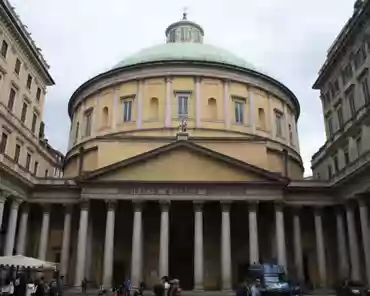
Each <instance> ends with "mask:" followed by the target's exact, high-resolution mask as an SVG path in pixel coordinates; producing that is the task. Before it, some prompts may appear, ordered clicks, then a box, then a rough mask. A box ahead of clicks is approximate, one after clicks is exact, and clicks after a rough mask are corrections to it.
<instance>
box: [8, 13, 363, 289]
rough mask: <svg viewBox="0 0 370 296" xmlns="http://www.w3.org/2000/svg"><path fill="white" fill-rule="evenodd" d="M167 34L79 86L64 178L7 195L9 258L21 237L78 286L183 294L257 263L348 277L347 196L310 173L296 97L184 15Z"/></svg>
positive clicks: (222, 282)
mask: <svg viewBox="0 0 370 296" xmlns="http://www.w3.org/2000/svg"><path fill="white" fill-rule="evenodd" d="M166 37H167V42H166V43H165V44H160V45H157V46H153V47H150V48H147V49H143V50H142V51H140V52H138V53H137V54H135V55H133V56H131V57H129V58H126V59H124V60H123V61H121V62H120V63H119V64H117V65H116V66H115V67H114V68H112V69H111V70H109V71H107V72H104V73H102V74H100V75H98V76H96V77H94V78H92V79H90V80H88V81H87V82H85V83H84V84H83V85H81V86H80V87H79V88H78V89H77V90H76V91H75V92H74V94H73V95H72V97H71V99H70V101H69V106H68V112H69V115H70V118H71V121H72V126H71V131H70V135H69V136H70V138H69V146H68V152H67V154H66V156H65V158H64V166H63V169H64V177H63V178H51V177H49V178H35V179H34V180H33V183H32V184H31V185H29V186H28V187H26V188H27V194H26V195H20V194H19V193H17V192H14V193H12V194H11V195H9V194H8V195H7V196H5V195H4V196H3V197H7V202H6V203H5V210H7V211H10V216H9V218H7V217H6V216H4V223H3V224H4V225H6V227H5V228H4V229H6V230H7V233H8V234H7V236H6V246H7V247H6V248H5V254H9V253H11V251H10V252H9V250H12V249H13V246H14V245H15V246H16V252H17V253H24V254H26V255H30V256H36V257H39V258H41V259H47V260H49V261H56V262H60V268H61V274H63V275H65V276H66V277H67V282H69V283H71V284H74V285H76V286H78V285H80V284H81V281H82V279H83V278H84V277H87V279H88V280H89V281H92V282H95V283H97V284H103V285H104V286H106V287H109V286H111V285H112V283H116V284H120V283H122V282H123V280H124V278H125V277H127V276H129V277H130V278H131V279H132V284H133V286H137V285H138V284H139V282H140V281H141V280H143V281H144V282H145V283H146V284H147V286H148V287H151V286H152V285H153V284H154V283H156V282H157V281H158V279H159V277H161V276H164V275H169V276H177V277H179V278H180V281H181V286H182V288H183V289H185V290H191V289H195V290H203V289H206V290H217V289H222V290H230V289H231V288H233V287H235V286H236V285H237V283H238V282H239V281H240V280H241V279H243V277H244V275H245V271H246V268H247V267H248V264H249V263H253V262H257V261H263V262H278V263H279V264H281V265H283V266H284V267H285V268H286V269H287V271H288V272H289V274H290V275H291V276H292V277H293V278H294V277H295V278H297V279H298V280H300V281H302V282H305V283H306V284H307V286H308V288H313V289H315V288H327V287H333V286H334V285H335V284H336V282H337V280H338V279H339V278H341V277H344V276H347V275H349V265H348V262H347V252H346V247H347V242H346V240H345V231H346V227H345V224H344V215H343V213H342V210H343V208H344V207H343V206H342V202H343V199H342V198H345V197H346V196H345V195H344V193H343V194H342V196H341V197H342V198H341V197H339V196H337V192H335V191H333V189H332V188H331V187H330V183H329V182H326V181H320V180H315V179H311V180H310V179H303V165H302V160H301V157H300V154H299V141H298V134H297V128H296V126H297V120H298V117H299V112H300V107H299V102H298V100H297V98H296V97H295V95H294V94H293V93H292V92H291V91H290V90H289V89H288V88H287V87H286V86H284V85H283V84H282V83H280V82H279V81H277V80H276V79H274V78H272V77H270V76H268V75H266V74H264V73H262V72H261V71H259V70H258V69H256V68H254V67H253V66H252V65H250V64H248V63H247V62H245V61H244V60H242V59H240V58H238V57H237V56H235V55H233V54H232V53H230V52H228V51H225V50H223V49H220V48H217V47H214V46H210V45H205V44H203V38H204V31H203V29H202V27H200V26H199V25H198V24H196V23H193V22H190V21H188V20H187V19H186V15H184V18H183V19H182V20H181V21H179V22H176V23H173V24H171V25H170V26H169V27H168V28H167V30H166ZM20 201H23V202H22V208H21V214H20V215H19V216H20V219H19V223H17V216H18V205H19V203H20ZM13 204H14V205H15V206H13ZM27 205H29V207H27ZM361 205H363V207H362V209H365V210H367V208H366V207H365V206H364V204H361ZM352 209H353V208H351V207H348V211H347V222H348V233H349V234H350V237H351V240H350V246H351V266H352V268H351V275H352V277H353V278H354V279H358V278H359V277H361V274H360V273H361V271H362V269H361V267H362V266H361V264H360V262H361V261H360V259H362V257H360V253H359V252H358V248H359V246H362V244H360V242H358V244H356V240H357V234H356V233H357V232H356V231H357V229H356V225H355V223H354V215H353V211H352ZM362 213H366V212H365V211H362ZM362 216H363V215H362ZM366 219H367V218H366ZM364 221H365V220H364ZM361 222H362V224H363V225H365V224H366V223H365V222H363V221H361ZM18 224H19V227H18V228H17V225H18ZM17 229H18V230H17ZM359 229H360V228H359ZM361 229H365V228H364V227H361ZM16 230H17V234H16ZM27 230H28V231H27ZM27 233H28V239H26V238H27V235H26V234H27ZM15 234H16V235H15ZM15 237H16V239H15ZM365 237H366V236H365ZM220 238H221V239H220ZM363 241H364V244H365V242H366V240H363ZM26 242H27V245H26ZM356 250H357V252H355V251H356ZM352 251H353V252H352ZM367 266H368V269H367V271H368V272H370V265H367ZM363 270H365V269H363ZM369 283H370V281H369Z"/></svg>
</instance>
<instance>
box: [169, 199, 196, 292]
mask: <svg viewBox="0 0 370 296" xmlns="http://www.w3.org/2000/svg"><path fill="white" fill-rule="evenodd" d="M193 248H194V223H193V203H192V202H182V201H180V202H174V203H171V211H170V250H169V253H170V254H169V260H170V262H169V273H170V274H169V276H170V277H176V278H178V279H179V280H180V285H181V288H182V289H184V290H193V287H194V279H193V277H194V276H193V275H194V271H193V266H194V262H193V260H194V256H193V255H194V250H193Z"/></svg>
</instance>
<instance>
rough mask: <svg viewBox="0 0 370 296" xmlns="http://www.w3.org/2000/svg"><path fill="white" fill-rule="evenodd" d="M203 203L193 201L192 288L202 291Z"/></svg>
mask: <svg viewBox="0 0 370 296" xmlns="http://www.w3.org/2000/svg"><path fill="white" fill-rule="evenodd" d="M202 206H203V204H202V203H201V202H195V203H194V220H195V221H194V290H197V291H203V290H204V286H203V277H204V274H203V265H204V262H203V260H204V259H203V209H202Z"/></svg>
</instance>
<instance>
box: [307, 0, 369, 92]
mask: <svg viewBox="0 0 370 296" xmlns="http://www.w3.org/2000/svg"><path fill="white" fill-rule="evenodd" d="M369 10H370V1H369V0H364V3H363V7H362V8H361V9H360V11H359V12H358V14H357V15H352V16H351V18H349V19H348V20H347V22H346V24H345V25H344V26H343V28H342V29H341V31H340V33H339V34H338V35H337V37H336V38H335V40H334V42H333V44H332V45H331V46H330V48H329V51H328V53H327V55H326V58H325V62H324V64H323V65H322V67H321V68H320V70H319V76H318V77H317V79H316V80H315V82H314V84H313V85H312V88H313V89H319V88H320V85H321V83H322V80H323V79H324V78H325V76H326V75H327V74H328V71H329V69H330V67H331V66H332V63H333V61H334V60H335V59H336V58H337V56H338V54H339V52H341V50H342V49H343V46H344V44H345V43H346V42H347V40H348V38H349V36H350V35H352V34H353V31H354V30H355V29H356V26H357V25H358V23H359V22H360V20H362V19H363V17H364V15H365V14H366V13H369ZM347 26H348V30H345V28H346V27H347ZM335 47H337V48H336V49H335Z"/></svg>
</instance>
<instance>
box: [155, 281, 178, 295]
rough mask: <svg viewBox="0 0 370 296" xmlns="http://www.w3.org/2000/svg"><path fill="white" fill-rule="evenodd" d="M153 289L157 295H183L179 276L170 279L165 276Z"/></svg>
mask: <svg viewBox="0 0 370 296" xmlns="http://www.w3.org/2000/svg"><path fill="white" fill-rule="evenodd" d="M153 291H154V294H155V296H181V288H180V281H179V280H178V279H177V278H174V279H172V280H169V278H168V277H167V276H164V277H162V279H161V281H160V282H159V283H158V284H156V285H154V288H153Z"/></svg>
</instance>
